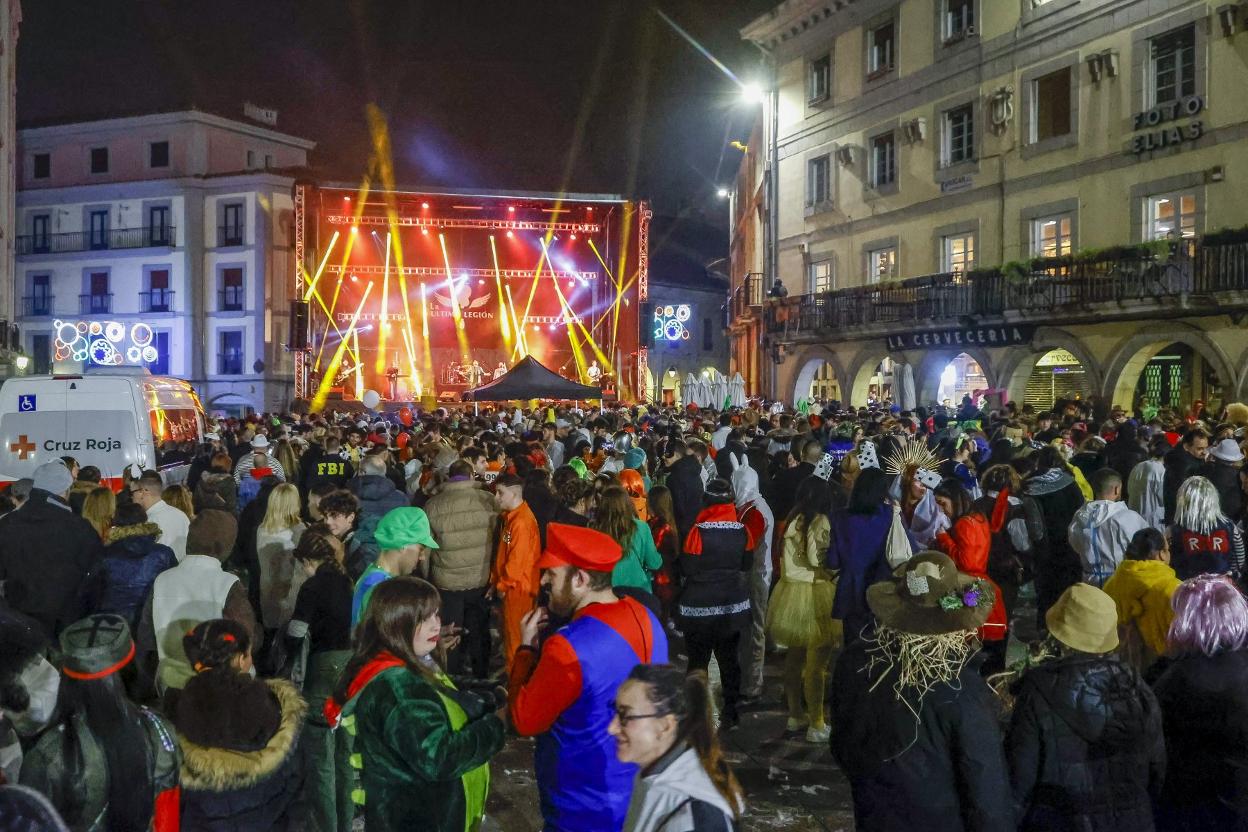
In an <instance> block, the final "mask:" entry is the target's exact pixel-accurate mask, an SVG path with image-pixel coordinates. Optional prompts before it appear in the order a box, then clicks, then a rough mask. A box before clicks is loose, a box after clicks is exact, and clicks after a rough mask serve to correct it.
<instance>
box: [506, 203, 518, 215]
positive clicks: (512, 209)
mask: <svg viewBox="0 0 1248 832" xmlns="http://www.w3.org/2000/svg"><path fill="white" fill-rule="evenodd" d="M507 210H508V212H510V213H512V214H514V213H516V206H514V205H508V206H507Z"/></svg>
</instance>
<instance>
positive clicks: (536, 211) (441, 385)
mask: <svg viewBox="0 0 1248 832" xmlns="http://www.w3.org/2000/svg"><path fill="white" fill-rule="evenodd" d="M295 197H296V198H295V207H296V217H295V220H296V223H295V224H296V259H297V260H298V261H299V264H300V268H299V270H298V274H297V279H296V281H295V282H296V291H297V293H298V296H299V297H301V298H303V299H304V300H306V302H307V313H308V319H309V324H310V325H309V333H310V337H309V338H308V341H307V349H306V350H302V351H300V352H299V353H297V356H296V357H297V367H296V397H297V398H306V399H309V400H310V401H311V402H312V403H313V406H314V407H315V406H316V403H317V400H318V397H319V399H320V400H321V401H322V402H323V401H324V399H325V398H326V396H327V391H329V390H330V389H333V388H341V389H342V390H343V392H344V396H345V397H347V398H358V399H363V398H364V394H365V393H366V392H368V391H375V392H376V393H377V394H378V395H379V397H380V398H382V399H384V400H389V401H421V400H424V401H429V400H430V399H431V398H435V399H439V400H441V399H444V398H446V397H447V394H451V396H453V397H454V399H455V400H456V401H458V400H459V397H460V395H461V394H462V393H463V392H464V391H465V390H467V389H470V388H472V387H476V386H480V385H481V384H486V383H489V382H490V381H491V380H493V379H494V377H495V374H496V372H498V373H500V374H501V372H504V371H506V370H508V369H510V368H512V367H514V366H515V365H516V363H517V362H518V361H520V360H521V359H522V358H524V357H526V356H532V357H533V358H535V359H536V360H537V361H539V362H540V363H541V364H543V365H544V366H546V367H548V368H550V369H551V370H554V371H556V372H560V374H561V375H563V376H564V377H565V378H567V379H569V380H571V381H576V382H580V383H585V384H596V383H598V381H599V379H601V378H602V377H603V376H612V377H614V378H615V379H618V392H619V395H620V398H621V399H623V400H625V401H636V400H637V399H638V398H639V396H640V391H641V390H643V389H644V385H642V384H641V383H640V379H641V378H642V376H643V374H644V369H645V350H644V349H643V348H642V347H641V345H640V338H639V314H640V312H641V307H642V305H643V303H644V301H645V300H646V298H647V295H648V278H649V275H648V268H649V261H648V248H649V240H648V236H649V218H650V211H649V208H648V207H647V205H646V204H645V203H634V202H629V201H626V200H623V199H621V198H619V197H613V196H606V195H592V194H570V195H565V196H563V197H560V196H558V195H555V194H535V193H507V192H502V193H472V192H455V193H447V192H434V191H384V192H379V191H375V190H372V191H368V192H367V193H365V194H361V192H359V191H358V190H357V189H355V188H351V187H345V186H321V187H317V186H314V185H312V184H299V185H296V194H295ZM474 365H475V366H474Z"/></svg>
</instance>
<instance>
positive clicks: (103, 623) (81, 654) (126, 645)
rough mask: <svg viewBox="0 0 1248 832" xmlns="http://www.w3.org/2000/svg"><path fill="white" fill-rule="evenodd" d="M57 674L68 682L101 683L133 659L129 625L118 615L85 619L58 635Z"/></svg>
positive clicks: (132, 643) (102, 615)
mask: <svg viewBox="0 0 1248 832" xmlns="http://www.w3.org/2000/svg"><path fill="white" fill-rule="evenodd" d="M61 653H62V654H63V655H62V656H61V661H62V666H61V670H62V671H63V672H64V673H65V675H66V676H68V677H69V678H71V679H83V680H90V679H103V678H104V677H105V676H109V675H111V674H113V673H116V672H117V671H118V670H121V669H122V668H123V667H125V666H126V665H127V664H129V662H130V660H131V659H133V658H134V639H132V638H131V637H130V625H128V624H127V623H126V619H124V618H122V617H121V616H120V615H108V614H100V615H89V616H87V617H86V618H84V619H82V620H81V621H76V622H74V623H73V624H70V625H69V626H68V627H66V628H65V630H64V631H63V632H62V633H61Z"/></svg>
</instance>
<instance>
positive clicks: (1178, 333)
mask: <svg viewBox="0 0 1248 832" xmlns="http://www.w3.org/2000/svg"><path fill="white" fill-rule="evenodd" d="M1170 344H1186V345H1187V346H1189V347H1191V348H1192V350H1194V351H1195V352H1198V353H1200V355H1201V357H1203V358H1204V359H1205V360H1206V361H1208V362H1209V363H1210V364H1211V365H1213V369H1214V370H1215V371H1216V372H1217V374H1218V378H1219V379H1220V380H1221V381H1222V385H1223V387H1224V388H1225V389H1226V391H1227V392H1228V394H1230V395H1234V391H1236V390H1238V389H1239V386H1240V381H1241V379H1240V377H1239V375H1238V374H1237V373H1236V372H1235V367H1234V364H1233V363H1232V362H1231V360H1230V357H1229V356H1227V354H1226V351H1225V350H1223V349H1222V347H1221V346H1219V345H1218V344H1217V343H1216V342H1215V341H1213V340H1212V339H1211V338H1210V337H1209V333H1207V332H1205V331H1204V330H1203V329H1198V328H1196V327H1194V326H1191V325H1190V324H1183V323H1172V324H1170V325H1169V326H1168V327H1164V328H1150V329H1149V330H1148V331H1145V332H1138V333H1136V334H1135V335H1131V336H1129V337H1127V338H1126V339H1124V340H1123V341H1122V342H1121V343H1120V344H1119V345H1118V346H1117V347H1116V348H1115V349H1114V351H1113V353H1112V355H1111V357H1110V359H1109V361H1107V362H1106V363H1105V374H1104V378H1103V383H1102V386H1101V391H1102V394H1103V395H1104V397H1105V398H1106V400H1107V402H1108V404H1111V405H1113V404H1119V405H1122V406H1123V407H1125V408H1126V409H1127V410H1128V411H1130V410H1131V409H1132V407H1133V406H1134V405H1135V401H1134V399H1135V388H1136V385H1137V384H1138V383H1139V380H1140V373H1142V372H1143V371H1144V367H1145V365H1147V364H1148V362H1149V361H1151V360H1152V358H1153V356H1155V355H1156V354H1157V353H1158V352H1160V351H1161V350H1162V348H1164V347H1166V346H1169V345H1170Z"/></svg>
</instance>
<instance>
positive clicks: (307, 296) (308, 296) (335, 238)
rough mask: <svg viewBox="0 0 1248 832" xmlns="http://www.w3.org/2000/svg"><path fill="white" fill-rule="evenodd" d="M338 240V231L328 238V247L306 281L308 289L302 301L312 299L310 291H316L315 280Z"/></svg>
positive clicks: (319, 275)
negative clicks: (314, 271)
mask: <svg viewBox="0 0 1248 832" xmlns="http://www.w3.org/2000/svg"><path fill="white" fill-rule="evenodd" d="M337 242H338V232H337V231H335V232H334V236H332V237H330V238H329V248H327V249H325V256H324V257H322V258H321V265H319V266H317V267H316V274H314V275H312V280H311V281H309V282H308V291H307V293H306V294H305V295H304V296H303V301H304V303H307V302H308V301H310V300H312V293H313V292H315V291H316V282H317V281H318V280H320V279H321V273H322V272H324V271H325V264H326V263H328V262H329V255H331V254H333V252H334V245H335V244H336V243H337Z"/></svg>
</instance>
